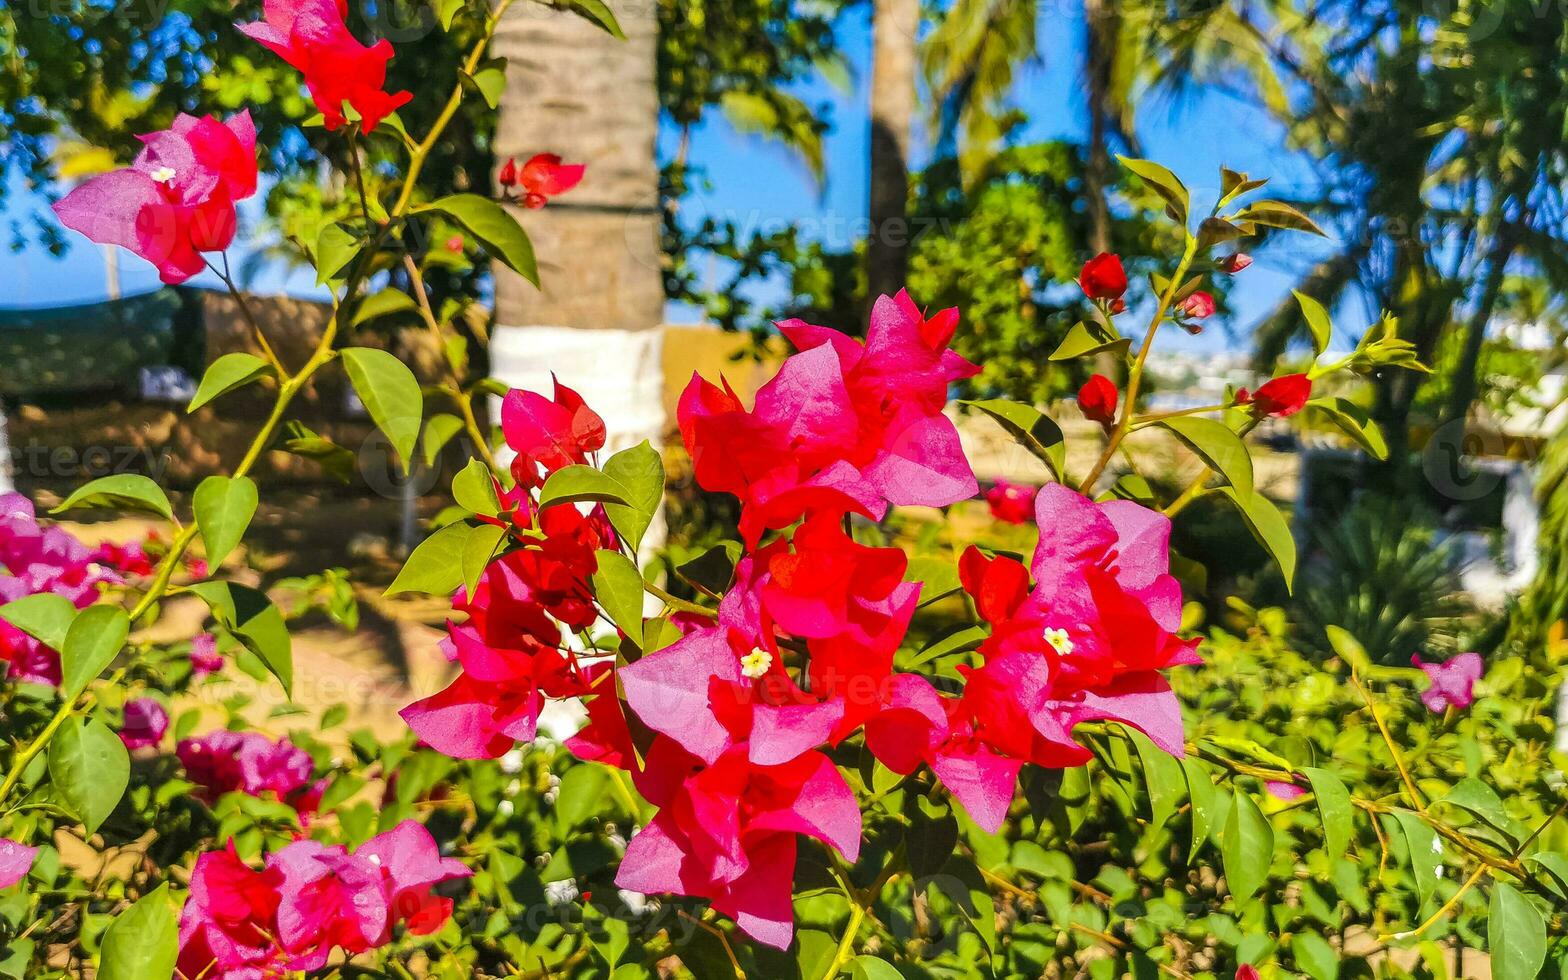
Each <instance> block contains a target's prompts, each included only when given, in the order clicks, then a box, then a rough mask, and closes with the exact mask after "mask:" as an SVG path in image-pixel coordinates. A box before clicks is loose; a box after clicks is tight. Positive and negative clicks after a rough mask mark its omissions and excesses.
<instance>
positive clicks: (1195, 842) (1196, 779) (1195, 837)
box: [1181, 758, 1217, 864]
mask: <svg viewBox="0 0 1568 980" xmlns="http://www.w3.org/2000/svg"><path fill="white" fill-rule="evenodd" d="M1181 768H1182V771H1183V772H1184V773H1186V775H1187V794H1188V796H1190V797H1191V798H1192V843H1191V844H1190V845H1189V846H1188V849H1187V863H1188V864H1191V863H1192V861H1193V859H1194V858H1196V857H1197V856H1198V850H1199V849H1200V848H1202V847H1203V843H1204V842H1205V841H1207V840H1208V839H1209V832H1210V831H1211V830H1213V829H1214V818H1215V816H1216V815H1217V814H1216V813H1215V800H1214V795H1215V794H1214V780H1213V779H1211V778H1210V777H1209V771H1208V770H1207V769H1206V768H1204V766H1203V763H1201V762H1199V761H1198V760H1197V759H1192V758H1185V759H1182V760H1181Z"/></svg>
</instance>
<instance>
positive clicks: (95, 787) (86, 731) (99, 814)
mask: <svg viewBox="0 0 1568 980" xmlns="http://www.w3.org/2000/svg"><path fill="white" fill-rule="evenodd" d="M49 781H50V783H51V784H52V785H53V786H54V789H55V791H56V792H57V793H59V794H60V798H61V799H62V800H64V801H65V805H66V807H67V808H68V809H69V810H70V811H71V812H72V813H73V814H75V815H76V817H77V819H79V820H81V822H82V826H83V827H84V828H85V829H86V831H87V834H88V836H91V835H93V834H95V833H97V832H98V828H99V827H101V826H103V822H104V821H105V820H107V819H109V814H111V813H113V812H114V808H115V807H117V806H119V805H120V798H121V797H122V796H124V795H125V787H126V786H128V785H130V781H131V756H130V753H128V752H127V751H126V750H125V743H124V742H121V741H120V736H118V735H116V734H115V733H114V732H113V731H111V730H110V728H109V726H108V725H105V724H104V723H103V722H101V721H99V720H98V719H96V718H88V719H73V720H71V721H68V722H66V723H65V725H64V726H62V727H61V728H60V730H59V731H58V732H56V733H55V736H54V738H53V739H51V740H50V742H49Z"/></svg>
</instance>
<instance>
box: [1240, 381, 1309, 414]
mask: <svg viewBox="0 0 1568 980" xmlns="http://www.w3.org/2000/svg"><path fill="white" fill-rule="evenodd" d="M1311 397H1312V379H1311V378H1308V377H1307V376H1306V375H1305V374H1287V375H1284V376H1283V377H1278V378H1275V379H1274V380H1272V381H1269V382H1268V383H1266V384H1265V385H1263V387H1261V388H1259V389H1258V390H1257V391H1256V392H1255V393H1254V394H1253V395H1252V411H1253V414H1255V415H1258V416H1260V417H1264V416H1270V415H1272V416H1275V417H1276V418H1285V417H1286V416H1288V415H1295V414H1296V413H1297V412H1299V411H1301V409H1302V408H1303V406H1305V405H1306V404H1307V399H1308V398H1311ZM1237 401H1238V402H1239V401H1240V396H1239V395H1238V396H1237Z"/></svg>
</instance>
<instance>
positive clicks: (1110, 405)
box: [1078, 374, 1119, 425]
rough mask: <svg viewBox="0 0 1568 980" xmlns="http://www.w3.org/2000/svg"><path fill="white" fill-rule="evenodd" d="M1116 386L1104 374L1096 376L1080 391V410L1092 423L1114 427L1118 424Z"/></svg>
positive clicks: (1086, 382)
mask: <svg viewBox="0 0 1568 980" xmlns="http://www.w3.org/2000/svg"><path fill="white" fill-rule="evenodd" d="M1118 397H1119V396H1118V393H1117V391H1116V385H1115V384H1113V383H1112V382H1111V379H1110V378H1107V377H1106V376H1105V375H1103V374H1095V375H1091V376H1090V377H1089V380H1088V381H1085V382H1084V383H1083V387H1082V388H1079V389H1078V410H1079V411H1080V412H1082V413H1083V417H1084V418H1086V419H1088V420H1089V421H1090V422H1098V423H1100V424H1101V425H1113V424H1115V422H1116V402H1117V399H1118Z"/></svg>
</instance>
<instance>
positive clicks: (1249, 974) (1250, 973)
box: [1236, 963, 1258, 980]
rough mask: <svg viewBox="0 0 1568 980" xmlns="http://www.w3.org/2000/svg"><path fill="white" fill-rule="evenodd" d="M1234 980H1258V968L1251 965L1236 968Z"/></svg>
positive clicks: (1244, 964) (1245, 964)
mask: <svg viewBox="0 0 1568 980" xmlns="http://www.w3.org/2000/svg"><path fill="white" fill-rule="evenodd" d="M1236 980H1258V968H1257V967H1255V966H1253V965H1252V964H1251V963H1243V964H1241V965H1240V966H1238V967H1236Z"/></svg>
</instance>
